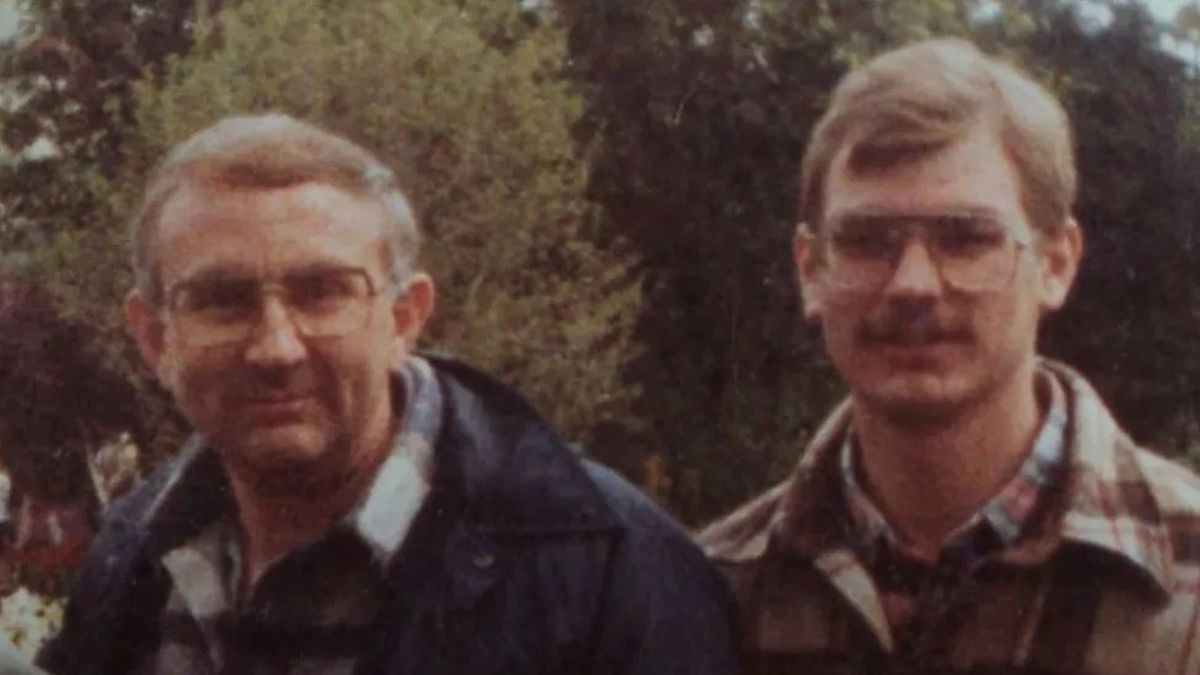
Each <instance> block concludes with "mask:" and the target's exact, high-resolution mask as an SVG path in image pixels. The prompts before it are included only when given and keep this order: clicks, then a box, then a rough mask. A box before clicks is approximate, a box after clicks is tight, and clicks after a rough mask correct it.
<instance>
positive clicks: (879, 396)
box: [855, 374, 977, 424]
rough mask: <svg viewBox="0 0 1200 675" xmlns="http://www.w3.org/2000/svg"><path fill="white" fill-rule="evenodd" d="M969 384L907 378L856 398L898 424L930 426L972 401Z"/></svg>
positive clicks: (868, 389) (870, 389)
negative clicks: (927, 424)
mask: <svg viewBox="0 0 1200 675" xmlns="http://www.w3.org/2000/svg"><path fill="white" fill-rule="evenodd" d="M974 393H975V392H973V391H972V388H971V387H970V386H969V383H967V382H965V381H963V380H961V379H960V378H955V377H953V376H950V377H947V376H945V375H932V374H922V375H907V376H900V377H892V378H889V381H887V382H885V383H882V384H876V385H875V386H870V387H863V388H861V389H860V390H859V391H858V392H856V396H855V397H856V398H858V399H860V400H862V401H864V402H866V403H867V404H868V405H870V406H871V407H872V408H875V409H876V410H879V411H880V412H882V413H884V414H885V415H886V416H888V417H890V418H892V419H894V420H896V421H898V422H910V423H918V424H920V423H931V422H938V421H942V420H947V419H952V418H954V417H955V416H957V415H958V414H959V413H961V411H962V410H964V409H965V408H968V407H969V406H970V405H971V403H972V402H973V401H974V400H976V398H977V397H976V396H975V395H973V394H974Z"/></svg>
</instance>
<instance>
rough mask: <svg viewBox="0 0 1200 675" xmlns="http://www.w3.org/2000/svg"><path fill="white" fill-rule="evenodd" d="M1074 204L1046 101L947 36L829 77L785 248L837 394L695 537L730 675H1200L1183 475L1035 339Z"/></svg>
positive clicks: (1070, 229) (1066, 271)
mask: <svg viewBox="0 0 1200 675" xmlns="http://www.w3.org/2000/svg"><path fill="white" fill-rule="evenodd" d="M1075 190H1076V174H1075V167H1074V159H1073V156H1072V145H1071V138H1070V131H1069V125H1068V121H1067V117H1066V115H1065V113H1064V112H1063V110H1062V108H1061V107H1060V105H1059V104H1058V103H1057V102H1056V101H1055V100H1054V98H1053V97H1052V96H1051V95H1050V94H1049V93H1048V92H1047V91H1045V90H1044V89H1043V88H1041V87H1040V86H1038V85H1037V84H1035V83H1034V82H1033V81H1031V80H1030V79H1029V78H1028V77H1026V76H1025V75H1022V74H1021V73H1019V72H1017V71H1016V70H1015V69H1013V68H1012V67H1010V66H1008V65H1006V64H1004V63H1001V62H999V61H997V60H995V59H992V58H989V57H987V56H985V55H983V54H982V53H980V52H979V51H978V50H977V49H976V48H975V47H974V46H972V45H970V44H968V43H966V42H963V41H959V40H935V41H928V42H923V43H918V44H915V45H912V46H908V47H905V48H902V49H899V50H896V51H893V52H890V53H887V54H884V55H882V56H880V57H878V58H876V59H875V60H873V61H871V62H870V63H868V64H867V65H865V66H864V67H863V68H862V69H860V70H858V71H856V72H852V73H851V74H849V75H848V76H846V78H845V79H844V80H843V81H842V82H841V84H839V86H838V88H837V89H836V91H835V92H834V94H833V98H832V101H831V103H830V107H829V109H828V111H827V112H826V113H825V115H824V117H823V118H822V119H821V120H820V122H819V123H818V124H817V126H816V128H815V130H814V132H813V135H812V138H811V141H810V143H809V146H808V149H807V153H806V155H805V157H804V162H803V170H802V178H801V213H802V218H803V220H804V224H803V225H801V226H800V228H799V231H798V232H797V235H796V238H795V247H794V254H795V260H796V265H797V268H798V271H799V277H800V282H801V287H802V296H803V301H804V311H805V314H806V315H807V317H808V318H809V319H810V320H812V321H814V322H816V323H819V325H820V327H821V329H822V333H823V335H824V340H825V347H826V350H827V351H828V353H829V356H830V358H831V359H832V361H833V363H834V365H835V366H836V368H837V370H838V372H839V373H840V374H841V376H842V378H843V379H844V380H845V382H846V385H847V387H848V389H849V392H850V397H849V400H848V401H847V402H846V403H844V404H843V405H842V406H841V407H839V408H838V409H837V410H836V411H835V412H834V413H833V414H832V416H831V417H830V418H829V419H828V420H827V421H826V423H825V424H824V426H823V427H822V428H821V429H820V430H819V431H818V432H817V433H816V435H815V437H814V438H813V439H812V441H811V443H810V446H809V447H808V449H807V450H806V451H805V452H804V454H803V455H802V457H801V459H800V463H799V466H798V467H797V469H796V471H795V473H794V474H793V476H792V477H791V479H790V480H788V481H787V482H785V483H783V484H782V485H779V486H777V487H776V488H774V489H772V490H771V491H769V492H767V493H766V494H764V495H762V496H760V497H759V498H757V499H755V500H753V501H752V502H751V503H749V504H747V505H746V506H744V507H742V508H741V509H739V510H737V511H736V512H735V513H733V514H732V515H730V516H728V517H727V518H726V519H725V520H723V521H722V522H719V523H717V524H715V525H713V526H711V527H710V528H709V529H708V530H707V531H706V532H705V533H704V534H703V535H702V542H703V544H704V545H705V546H706V547H707V549H708V551H709V553H710V554H711V556H712V557H713V558H714V559H715V560H716V561H717V562H718V563H719V565H720V566H721V567H722V568H723V569H724V571H725V572H726V573H727V575H728V577H729V579H730V580H731V582H732V583H733V585H734V590H735V592H736V594H737V595H738V598H739V601H740V606H741V613H742V616H743V618H744V621H745V630H744V650H745V651H746V653H747V655H748V661H749V664H748V665H749V672H756V673H775V672H778V673H798V672H809V673H884V672H887V673H891V672H905V673H909V672H911V673H934V672H936V673H960V672H961V673H967V672H971V673H982V672H987V673H1010V672H1030V673H1035V672H1036V673H1093V674H1097V675H1099V674H1106V675H1118V674H1120V675H1136V674H1139V673H1140V674H1145V675H1151V674H1165V673H1179V674H1183V673H1197V672H1200V604H1198V602H1197V601H1198V599H1200V481H1197V479H1196V477H1195V476H1193V475H1192V474H1190V473H1189V472H1187V471H1185V470H1184V469H1182V468H1179V467H1177V466H1175V465H1173V464H1171V463H1169V462H1167V461H1164V460H1162V459H1160V458H1158V457H1156V456H1154V455H1152V454H1150V453H1148V452H1146V451H1144V450H1142V449H1139V448H1138V447H1136V446H1135V444H1134V443H1133V442H1132V441H1131V440H1130V439H1129V437H1128V436H1126V435H1125V434H1124V433H1123V432H1122V431H1121V430H1120V428H1119V427H1118V426H1117V424H1116V422H1114V421H1113V418H1112V417H1111V416H1110V414H1109V413H1108V411H1107V410H1106V409H1105V406H1104V405H1103V403H1102V402H1101V401H1100V399H1099V398H1098V397H1097V395H1096V393H1095V391H1094V390H1093V389H1092V388H1091V387H1090V386H1089V385H1088V383H1087V382H1086V381H1085V380H1084V378H1083V377H1081V376H1080V375H1079V374H1078V373H1076V372H1074V371H1072V370H1071V369H1070V368H1068V367H1067V366H1065V365H1062V364H1059V363H1055V362H1051V361H1049V360H1045V359H1040V358H1039V357H1038V356H1037V354H1036V351H1035V349H1036V336H1037V330H1038V324H1039V321H1040V319H1041V317H1042V316H1043V315H1044V314H1046V313H1047V312H1049V311H1051V310H1054V309H1056V308H1058V307H1059V306H1060V305H1062V303H1063V302H1064V300H1065V299H1066V297H1067V293H1068V290H1069V289H1070V287H1071V284H1072V281H1073V278H1074V276H1075V271H1076V266H1077V264H1078V261H1079V258H1080V252H1081V234H1080V229H1079V226H1078V225H1077V224H1076V222H1075V221H1074V219H1073V218H1072V216H1071V208H1072V204H1073V201H1074V197H1075ZM1133 236H1136V235H1133Z"/></svg>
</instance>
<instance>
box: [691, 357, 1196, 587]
mask: <svg viewBox="0 0 1200 675" xmlns="http://www.w3.org/2000/svg"><path fill="white" fill-rule="evenodd" d="M1038 370H1039V371H1040V372H1044V373H1046V374H1048V375H1049V376H1050V377H1052V378H1054V379H1055V380H1057V381H1058V382H1059V384H1061V385H1062V389H1063V391H1064V392H1065V394H1066V396H1065V398H1066V406H1065V409H1066V413H1067V420H1068V421H1067V425H1066V429H1065V434H1064V436H1065V449H1066V458H1065V460H1066V463H1065V468H1064V477H1063V480H1062V489H1061V490H1060V491H1058V494H1055V495H1053V503H1051V504H1050V505H1048V507H1047V510H1048V513H1047V517H1044V518H1039V519H1038V523H1037V531H1036V532H1030V533H1027V534H1026V535H1025V536H1024V538H1023V539H1022V541H1021V542H1020V544H1019V545H1017V546H1013V547H1009V548H1008V549H1005V550H1004V551H1003V552H1002V553H1001V554H1000V557H1001V559H1002V560H1004V561H1006V562H1008V563H1011V564H1013V565H1019V566H1026V567H1028V566H1035V565H1040V564H1043V563H1044V562H1046V561H1047V560H1048V559H1050V558H1051V557H1052V556H1054V555H1055V554H1056V553H1057V552H1058V551H1060V550H1061V548H1062V547H1063V546H1064V545H1066V544H1073V545H1077V546H1080V547H1082V548H1084V549H1090V550H1092V551H1094V552H1096V553H1098V554H1101V555H1108V556H1110V557H1111V558H1112V559H1114V560H1116V561H1119V562H1121V563H1122V564H1125V565H1127V566H1129V567H1130V568H1131V569H1132V570H1133V571H1135V572H1136V573H1138V574H1139V575H1140V576H1141V577H1142V578H1143V579H1145V580H1147V581H1148V582H1149V586H1148V588H1149V589H1150V591H1151V593H1152V594H1155V595H1157V596H1158V597H1166V596H1167V594H1168V593H1169V590H1168V589H1170V588H1171V587H1172V584H1173V582H1172V569H1173V566H1174V565H1173V559H1174V552H1173V550H1172V548H1173V544H1172V541H1171V536H1170V532H1169V529H1168V526H1167V523H1165V522H1164V521H1163V518H1162V515H1161V513H1160V511H1161V509H1160V505H1161V504H1162V503H1173V500H1175V501H1177V498H1176V497H1174V493H1172V492H1170V490H1171V489H1172V488H1171V487H1170V480H1169V479H1171V478H1172V476H1175V474H1174V473H1172V472H1178V471H1182V470H1183V469H1178V468H1175V467H1173V466H1171V465H1169V464H1167V463H1166V462H1163V461H1161V460H1154V458H1151V459H1149V460H1148V459H1146V456H1144V455H1140V454H1139V453H1138V452H1137V446H1136V445H1135V444H1134V443H1133V441H1132V440H1131V439H1130V438H1129V437H1128V435H1126V434H1125V433H1124V432H1123V431H1122V430H1121V429H1120V428H1119V427H1118V426H1117V423H1116V420H1114V419H1113V417H1112V415H1111V413H1109V411H1108V409H1107V408H1106V407H1105V405H1104V403H1103V401H1102V400H1101V399H1100V396H1099V395H1098V394H1097V393H1096V391H1095V390H1094V389H1093V388H1092V386H1091V385H1090V384H1089V383H1088V382H1087V380H1086V379H1084V377H1083V376H1082V375H1080V374H1079V373H1078V372H1076V371H1075V370H1073V369H1072V368H1070V367H1069V366H1066V365H1064V364H1062V363H1058V362H1055V361H1052V360H1049V359H1041V360H1040V362H1039V368H1038ZM850 418H851V410H850V402H849V401H843V402H842V403H841V404H839V405H838V406H837V407H836V408H835V409H834V410H833V412H832V413H830V415H829V417H828V418H827V419H826V420H825V422H824V423H823V424H822V425H821V426H820V427H819V428H818V429H817V430H816V432H815V433H814V434H813V436H812V438H811V440H810V442H809V444H808V447H807V449H806V450H805V452H804V453H803V454H802V455H801V457H800V461H799V463H798V465H797V466H796V469H795V471H794V472H793V474H792V476H791V477H790V478H789V479H788V480H787V481H785V482H783V483H780V484H779V485H777V486H775V487H774V488H772V489H771V490H769V491H768V492H767V493H765V494H764V495H762V496H761V497H760V498H759V499H757V500H755V501H754V502H753V503H751V504H748V505H747V506H746V507H745V509H744V510H745V513H742V512H738V513H737V514H735V515H739V516H742V517H744V518H746V519H747V521H746V523H743V524H741V525H740V527H739V529H737V531H736V532H729V533H725V534H726V536H728V537H730V541H729V542H727V543H726V544H724V545H723V546H722V547H721V550H720V552H719V553H714V555H716V556H717V557H718V558H719V559H720V560H723V561H726V562H749V561H751V560H756V559H759V558H762V557H763V556H767V555H784V556H799V557H801V558H806V559H810V560H814V561H815V562H816V564H817V565H818V567H820V568H821V569H826V568H829V569H828V570H826V571H827V572H829V573H832V571H831V570H834V569H835V568H839V569H840V568H843V567H844V566H845V565H848V564H852V557H847V556H849V555H851V554H850V552H851V551H852V533H851V531H850V530H849V528H848V526H847V518H846V515H845V514H844V513H843V511H844V508H843V507H842V506H841V505H842V504H844V498H843V495H842V481H841V480H840V479H838V477H837V472H838V471H839V468H838V464H837V459H838V448H840V447H841V443H842V442H844V439H845V434H846V433H847V429H848V427H849V424H850ZM1148 462H1152V463H1149V464H1148ZM1160 465H1161V466H1160ZM1164 490H1165V491H1167V492H1164ZM764 509H769V511H763V510H764ZM755 519H762V520H761V521H756V520H755ZM754 522H762V523H763V525H764V526H763V527H761V528H759V527H754V525H753V523H754Z"/></svg>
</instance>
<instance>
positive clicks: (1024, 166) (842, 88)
mask: <svg viewBox="0 0 1200 675" xmlns="http://www.w3.org/2000/svg"><path fill="white" fill-rule="evenodd" d="M981 122H982V123H987V124H990V125H991V127H992V128H993V129H995V130H996V132H997V133H998V138H999V140H1000V143H1001V145H1002V146H1003V147H1004V149H1005V151H1006V152H1007V153H1008V154H1009V157H1010V158H1011V159H1012V161H1013V164H1014V165H1015V167H1016V170H1017V174H1018V176H1019V178H1020V181H1021V191H1022V202H1023V204H1022V206H1023V207H1024V209H1025V213H1026V215H1027V216H1028V217H1029V219H1030V221H1031V223H1032V224H1033V226H1034V227H1035V228H1037V229H1039V230H1041V231H1042V232H1046V233H1050V232H1054V231H1056V230H1058V229H1060V228H1061V227H1063V226H1064V224H1065V223H1066V222H1067V219H1068V218H1069V216H1070V214H1071V208H1072V206H1073V205H1074V203H1075V193H1076V189H1077V180H1078V179H1077V177H1076V173H1075V158H1074V150H1073V145H1072V139H1071V128H1070V122H1069V121H1068V120H1067V115H1066V112H1065V111H1064V110H1063V108H1062V106H1061V105H1060V104H1059V102H1058V101H1057V100H1056V99H1055V98H1054V96H1052V95H1051V94H1050V92H1048V91H1047V90H1046V89H1045V88H1044V87H1042V86H1041V85H1039V84H1037V83H1036V82H1034V81H1033V80H1032V79H1030V78H1029V77H1028V76H1027V75H1024V74H1023V73H1021V72H1020V71H1018V70H1017V69H1016V68H1013V67H1012V66H1010V65H1008V64H1006V63H1004V62H1002V61H999V60H997V59H995V58H992V57H989V56H987V55H985V54H983V53H982V52H981V51H979V49H978V48H976V47H975V45H973V44H971V43H969V42H967V41H965V40H961V39H957V38H939V39H932V40H925V41H922V42H918V43H915V44H912V45H909V46H906V47H902V48H900V49H896V50H894V51H890V52H887V53H885V54H882V55H880V56H878V57H876V58H875V59H873V60H872V61H870V62H869V63H867V64H866V65H865V66H863V67H862V68H860V69H858V70H855V71H853V72H851V73H849V74H847V75H846V76H845V77H843V78H842V81H841V82H840V83H838V86H837V88H836V89H835V90H834V92H833V97H832V100H831V102H830V105H829V108H828V110H826V112H825V114H824V115H823V116H822V117H821V119H820V120H819V121H818V122H817V124H816V126H815V127H814V128H813V131H812V135H811V136H810V138H809V143H808V147H807V149H806V151H805V154H804V161H803V163H802V168H801V177H800V217H801V219H802V220H803V221H805V222H807V223H808V225H809V227H811V228H819V227H820V225H821V217H822V212H823V209H824V192H825V179H826V176H827V174H828V172H829V167H830V166H831V165H832V163H833V161H834V158H835V157H836V156H837V155H838V154H839V153H840V152H842V151H843V150H845V151H847V152H848V155H847V157H848V166H849V167H850V168H851V170H866V169H870V168H872V167H884V166H890V165H893V164H894V163H896V162H899V161H904V160H905V159H909V158H912V157H915V156H921V155H923V154H926V153H929V152H933V151H935V150H937V149H939V148H942V147H945V146H946V145H949V144H951V143H953V142H954V141H956V140H958V139H960V138H962V137H963V136H964V135H966V134H967V133H969V132H970V131H971V130H972V129H973V128H975V126H976V125H978V124H980V123H981Z"/></svg>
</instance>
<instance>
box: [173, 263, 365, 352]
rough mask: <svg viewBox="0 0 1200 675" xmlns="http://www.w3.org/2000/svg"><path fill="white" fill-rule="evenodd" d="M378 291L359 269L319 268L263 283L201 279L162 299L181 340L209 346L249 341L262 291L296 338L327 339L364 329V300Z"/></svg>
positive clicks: (185, 283)
mask: <svg viewBox="0 0 1200 675" xmlns="http://www.w3.org/2000/svg"><path fill="white" fill-rule="evenodd" d="M379 292H380V291H379V290H377V289H376V288H375V284H374V283H373V282H372V281H371V276H370V275H369V274H368V273H367V271H366V270H364V269H361V268H343V267H332V268H329V267H319V268H314V269H301V270H296V271H293V272H288V273H286V274H284V275H282V276H281V277H278V278H277V279H266V280H264V279H259V278H257V277H249V276H215V275H214V276H211V277H210V276H201V277H199V278H196V279H188V280H184V281H180V282H178V283H175V284H172V285H171V286H170V287H169V288H168V289H167V294H166V298H167V309H168V310H169V311H170V312H171V314H172V315H173V316H174V318H175V319H176V321H177V326H178V328H179V331H180V333H181V334H182V335H184V336H185V339H186V340H187V341H188V342H189V343H191V344H193V345H196V346H198V347H211V346H217V345H225V344H231V343H235V342H241V341H244V340H247V339H249V338H250V337H251V336H252V335H253V334H254V331H255V330H256V329H257V327H258V325H259V322H260V321H261V314H262V309H263V303H264V298H265V296H266V295H267V294H268V293H278V294H279V296H280V299H281V300H282V301H283V304H284V305H285V307H286V308H287V311H288V315H289V317H290V318H291V320H292V322H293V325H294V326H295V327H296V331H297V332H298V333H299V334H300V335H302V336H304V337H310V338H332V337H341V336H344V335H346V334H347V333H350V332H351V331H354V330H357V329H359V328H361V327H362V326H363V325H365V324H366V321H367V318H368V316H369V315H370V300H371V299H372V298H374V297H375V296H376V295H377V294H378V293H379Z"/></svg>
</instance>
